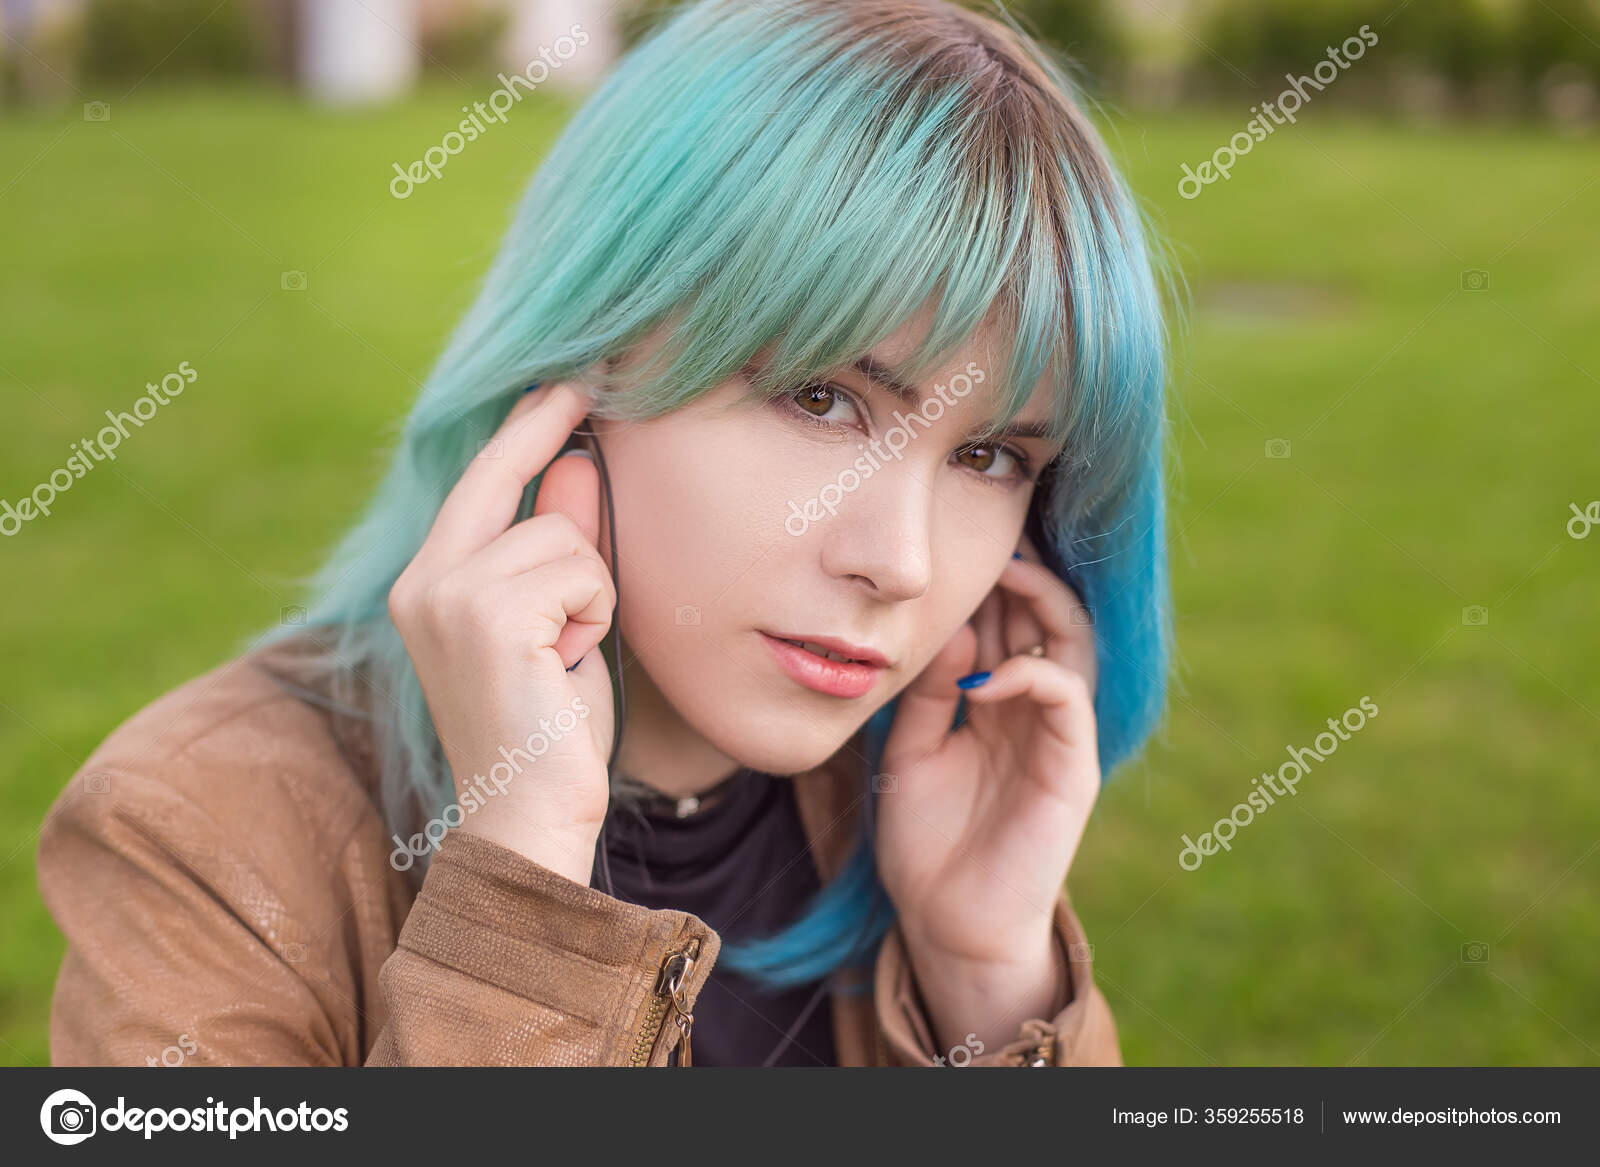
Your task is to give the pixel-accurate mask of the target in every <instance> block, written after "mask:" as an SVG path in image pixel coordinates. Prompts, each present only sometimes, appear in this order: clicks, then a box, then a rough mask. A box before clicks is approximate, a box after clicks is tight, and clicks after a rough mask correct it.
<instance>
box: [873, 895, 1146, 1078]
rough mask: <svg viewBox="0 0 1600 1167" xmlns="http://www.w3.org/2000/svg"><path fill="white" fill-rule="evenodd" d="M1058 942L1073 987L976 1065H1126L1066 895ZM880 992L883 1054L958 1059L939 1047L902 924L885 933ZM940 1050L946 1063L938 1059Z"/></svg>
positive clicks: (897, 1059) (908, 1061) (906, 1059)
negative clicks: (1045, 1015)
mask: <svg viewBox="0 0 1600 1167" xmlns="http://www.w3.org/2000/svg"><path fill="white" fill-rule="evenodd" d="M1055 936H1056V943H1057V944H1059V945H1060V946H1061V951H1062V954H1063V956H1064V957H1065V958H1066V967H1067V970H1068V980H1069V982H1070V983H1069V984H1067V985H1065V986H1063V987H1062V989H1061V991H1059V992H1058V993H1057V996H1056V1002H1057V1005H1058V1008H1056V1010H1055V1011H1054V1012H1053V1013H1052V1014H1051V1015H1050V1016H1049V1017H1048V1018H1038V1017H1033V1018H1028V1019H1026V1020H1024V1021H1023V1022H1022V1023H1021V1024H1020V1025H1019V1026H1018V1029H1017V1034H1016V1036H1015V1037H1014V1038H1013V1039H1012V1040H1011V1041H1009V1042H1007V1043H1006V1044H1005V1045H1004V1046H1002V1047H1000V1048H999V1049H994V1048H989V1049H985V1050H984V1051H983V1052H982V1053H975V1054H974V1055H973V1057H972V1059H971V1062H970V1063H966V1062H961V1063H959V1064H963V1065H965V1064H971V1065H974V1066H1120V1065H1122V1053H1121V1050H1120V1048H1119V1046H1118V1042H1117V1028H1116V1023H1115V1021H1114V1020H1113V1019H1112V1016H1111V1007H1110V1005H1108V1004H1107V1003H1106V999H1105V996H1104V995H1103V994H1102V993H1101V992H1100V990H1099V989H1098V988H1097V987H1096V986H1095V984H1094V979H1093V972H1092V961H1091V950H1090V945H1089V943H1088V942H1087V940H1086V939H1085V938H1084V934H1083V926H1082V925H1081V924H1080V923H1079V922H1078V917H1077V915H1076V914H1075V913H1074V912H1073V910H1072V905H1071V904H1070V903H1069V902H1068V900H1067V897H1066V895H1065V893H1063V894H1062V896H1061V898H1060V899H1059V900H1057V901H1056V915H1055ZM873 979H874V994H873V995H874V997H875V998H876V1002H877V1005H876V1008H877V1014H878V1025H879V1028H880V1030H881V1033H882V1037H883V1044H884V1052H885V1055H886V1056H887V1058H888V1060H889V1063H890V1064H891V1065H896V1066H934V1065H941V1064H958V1063H956V1062H954V1061H953V1060H952V1059H951V1058H950V1057H949V1053H948V1051H938V1050H936V1049H935V1048H934V1044H935V1043H934V1038H933V1027H932V1025H931V1023H930V1022H929V1020H928V1015H927V1010H926V1007H925V1006H924V1005H923V1003H922V998H921V994H920V993H919V992H918V990H917V985H916V978H915V977H914V976H913V974H912V968H911V961H910V959H909V958H908V957H907V955H906V949H905V941H904V940H903V938H902V937H901V933H900V926H899V924H896V925H895V926H894V927H893V928H892V929H890V931H889V934H888V935H887V936H886V937H885V938H884V942H883V947H882V948H881V949H880V950H879V952H878V960H877V965H876V967H875V969H874V977H873ZM941 1055H943V1056H944V1057H945V1062H940V1061H939V1060H937V1059H938V1058H939V1057H940V1056H941Z"/></svg>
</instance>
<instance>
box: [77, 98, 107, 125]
mask: <svg viewBox="0 0 1600 1167" xmlns="http://www.w3.org/2000/svg"><path fill="white" fill-rule="evenodd" d="M83 120H84V121H86V122H108V121H110V120H111V107H110V106H109V105H107V104H106V103H105V102H103V101H86V102H84V103H83Z"/></svg>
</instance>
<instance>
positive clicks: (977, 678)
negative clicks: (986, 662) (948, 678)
mask: <svg viewBox="0 0 1600 1167" xmlns="http://www.w3.org/2000/svg"><path fill="white" fill-rule="evenodd" d="M992 675H993V674H991V673H968V674H967V675H966V676H964V677H962V678H960V679H959V680H957V681H956V688H958V689H976V688H977V687H978V686H979V685H981V684H983V683H984V682H985V681H987V680H988V679H989V678H990V677H991V676H992Z"/></svg>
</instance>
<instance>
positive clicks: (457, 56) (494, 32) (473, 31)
mask: <svg viewBox="0 0 1600 1167" xmlns="http://www.w3.org/2000/svg"><path fill="white" fill-rule="evenodd" d="M510 25H511V14H510V12H509V11H507V10H506V8H505V7H504V6H503V5H500V4H485V3H482V2H481V0H480V2H478V3H472V4H463V5H461V6H460V7H459V8H456V9H452V10H451V11H450V13H449V18H448V19H447V20H443V21H439V22H438V23H424V24H423V26H422V64H423V67H424V68H425V69H428V70H432V71H436V72H442V73H454V74H458V75H463V76H464V75H478V74H489V75H493V73H494V71H495V70H496V69H497V68H498V67H499V61H500V44H501V42H502V41H503V40H504V39H505V35H506V30H507V29H508V28H509V27H510Z"/></svg>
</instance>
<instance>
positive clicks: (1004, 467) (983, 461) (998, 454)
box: [956, 445, 1027, 479]
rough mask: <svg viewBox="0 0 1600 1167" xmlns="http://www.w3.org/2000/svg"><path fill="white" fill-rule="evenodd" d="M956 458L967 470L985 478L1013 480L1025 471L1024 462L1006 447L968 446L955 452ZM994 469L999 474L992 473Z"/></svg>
mask: <svg viewBox="0 0 1600 1167" xmlns="http://www.w3.org/2000/svg"><path fill="white" fill-rule="evenodd" d="M956 457H957V458H960V459H962V460H963V462H964V464H965V465H966V466H967V467H968V468H969V469H972V470H976V471H977V472H978V473H979V474H982V475H983V476H984V477H986V478H998V479H1005V478H1015V477H1018V476H1020V475H1024V474H1025V473H1026V470H1027V466H1026V463H1025V462H1024V460H1023V459H1022V458H1020V457H1018V456H1017V455H1016V454H1014V453H1012V451H1011V450H1010V448H1009V447H1006V446H985V445H976V446H968V447H966V448H965V449H963V450H957V451H956ZM996 467H998V468H999V473H994V470H995V468H996Z"/></svg>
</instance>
